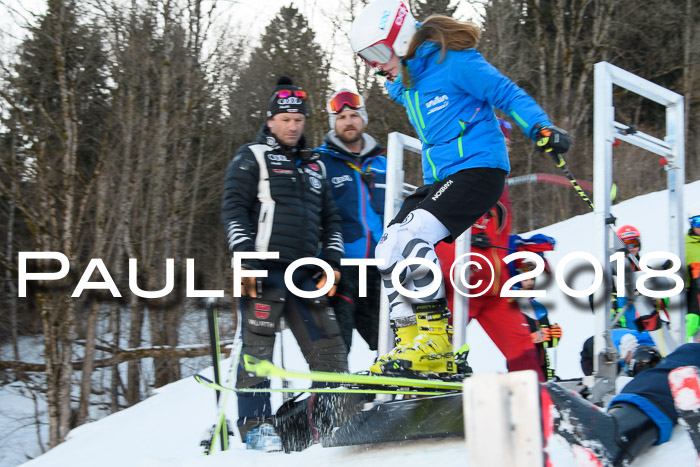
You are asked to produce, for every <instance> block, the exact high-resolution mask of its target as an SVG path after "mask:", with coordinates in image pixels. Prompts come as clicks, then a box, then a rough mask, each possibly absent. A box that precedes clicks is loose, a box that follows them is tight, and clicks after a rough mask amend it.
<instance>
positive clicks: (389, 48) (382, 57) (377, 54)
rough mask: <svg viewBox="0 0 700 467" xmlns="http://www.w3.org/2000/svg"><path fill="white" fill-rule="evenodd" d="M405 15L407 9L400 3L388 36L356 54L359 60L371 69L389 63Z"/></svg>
mask: <svg viewBox="0 0 700 467" xmlns="http://www.w3.org/2000/svg"><path fill="white" fill-rule="evenodd" d="M407 14H408V8H406V5H404V4H403V3H401V6H400V7H399V11H398V12H397V13H396V17H395V18H394V24H392V25H391V29H389V34H388V35H387V36H386V39H382V40H381V41H377V42H375V43H374V44H372V45H370V46H369V47H366V48H364V49H362V50H360V51H359V52H357V55H359V56H360V58H361V59H362V60H364V61H365V62H367V64H368V65H369V66H371V67H372V68H375V67H377V66H379V65H384V64H386V63H389V60H391V58H392V57H393V56H394V48H393V45H394V41H395V40H396V37H397V36H398V35H399V32H400V31H401V26H403V22H404V20H405V19H406V15H407Z"/></svg>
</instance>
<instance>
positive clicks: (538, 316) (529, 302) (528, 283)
mask: <svg viewBox="0 0 700 467" xmlns="http://www.w3.org/2000/svg"><path fill="white" fill-rule="evenodd" d="M517 263H518V264H517V266H516V271H517V272H518V273H519V274H521V273H525V272H528V271H532V270H533V269H535V263H533V262H532V261H529V260H526V259H524V260H521V261H517ZM513 288H514V289H515V290H533V289H534V288H535V279H534V278H530V279H524V280H522V281H520V283H519V285H518V286H515V287H513ZM515 301H516V302H517V304H518V306H519V307H520V311H521V313H522V314H523V316H525V320H526V321H527V324H528V326H529V327H530V336H532V343H533V344H535V348H536V349H537V353H538V355H539V363H540V366H541V368H542V373H543V374H544V376H545V378H546V379H547V380H551V379H556V375H555V374H554V368H551V366H550V361H549V354H548V353H547V349H548V348H554V347H556V346H557V345H559V340H560V339H561V337H562V335H563V332H562V330H561V326H559V325H558V324H557V323H554V324H550V322H549V317H548V314H547V309H546V308H545V307H544V305H542V304H541V303H540V302H538V301H537V300H535V299H534V298H533V297H529V298H528V297H517V298H516V299H515Z"/></svg>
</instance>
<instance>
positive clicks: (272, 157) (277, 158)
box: [267, 154, 289, 162]
mask: <svg viewBox="0 0 700 467" xmlns="http://www.w3.org/2000/svg"><path fill="white" fill-rule="evenodd" d="M267 158H268V159H270V160H271V161H273V162H289V159H288V158H287V156H285V155H284V154H268V155H267Z"/></svg>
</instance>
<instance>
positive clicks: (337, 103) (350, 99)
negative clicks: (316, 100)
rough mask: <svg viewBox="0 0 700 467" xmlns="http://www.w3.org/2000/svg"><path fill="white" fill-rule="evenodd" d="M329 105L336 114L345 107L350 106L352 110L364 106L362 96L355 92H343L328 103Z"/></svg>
mask: <svg viewBox="0 0 700 467" xmlns="http://www.w3.org/2000/svg"><path fill="white" fill-rule="evenodd" d="M328 107H329V108H330V110H331V112H333V113H334V114H337V113H340V112H342V111H343V107H349V108H350V109H352V110H357V109H359V108H360V107H362V100H361V98H360V96H358V95H357V94H355V93H354V92H347V91H346V92H341V93H339V94H338V95H336V96H335V97H333V99H331V101H330V102H329V103H328Z"/></svg>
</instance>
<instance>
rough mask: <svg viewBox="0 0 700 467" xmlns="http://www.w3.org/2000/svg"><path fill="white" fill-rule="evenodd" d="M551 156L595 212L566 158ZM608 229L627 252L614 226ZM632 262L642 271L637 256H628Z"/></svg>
mask: <svg viewBox="0 0 700 467" xmlns="http://www.w3.org/2000/svg"><path fill="white" fill-rule="evenodd" d="M550 156H551V157H552V160H553V161H554V164H555V165H556V166H557V167H559V168H560V169H561V170H562V172H564V175H566V178H568V179H569V182H570V183H571V185H572V186H573V187H574V190H576V193H578V195H579V196H580V197H581V199H582V200H583V201H584V202H585V203H586V204H587V205H588V207H589V208H591V211H595V207H594V206H593V202H591V200H590V198H588V195H587V194H586V192H585V191H583V188H581V185H579V183H578V180H576V177H574V174H573V173H571V169H569V166H567V165H566V161H565V160H564V158H563V157H562V156H561V154H558V153H554V152H552V153H550ZM607 225H608V227H610V229H611V230H612V231H613V234H614V235H615V239H616V243H617V244H618V247H619V248H624V249H625V251H627V245H625V242H623V241H622V239H621V238H620V236H619V235H617V232H615V229H613V227H612V225H610V224H607ZM628 256H629V258H630V260H632V262H633V263H634V265H635V266H637V268H638V269H641V268H640V267H639V260H638V259H637V257H636V256H634V255H628Z"/></svg>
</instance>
